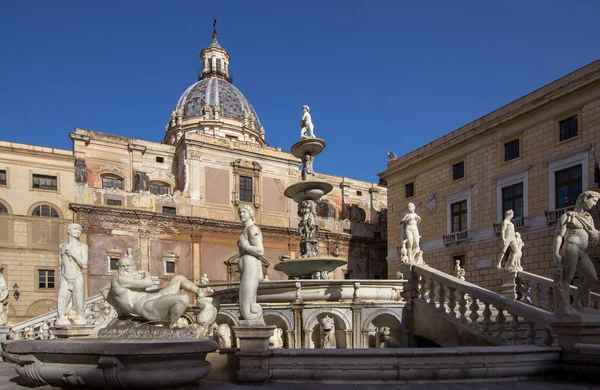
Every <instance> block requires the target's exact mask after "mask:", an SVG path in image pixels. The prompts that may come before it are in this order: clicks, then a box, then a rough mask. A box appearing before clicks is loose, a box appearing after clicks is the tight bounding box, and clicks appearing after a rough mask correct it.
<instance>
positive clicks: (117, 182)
mask: <svg viewBox="0 0 600 390" xmlns="http://www.w3.org/2000/svg"><path fill="white" fill-rule="evenodd" d="M102 188H118V189H120V190H122V189H123V179H122V178H120V177H118V176H114V175H105V176H102Z"/></svg>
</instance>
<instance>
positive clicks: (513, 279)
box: [498, 269, 517, 301]
mask: <svg viewBox="0 0 600 390" xmlns="http://www.w3.org/2000/svg"><path fill="white" fill-rule="evenodd" d="M498 273H499V274H500V278H501V279H502V285H501V286H500V294H501V295H503V296H505V297H507V298H509V299H512V300H513V301H514V300H516V299H517V273H516V272H509V271H506V270H503V269H502V270H499V271H498Z"/></svg>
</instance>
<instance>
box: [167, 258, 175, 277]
mask: <svg viewBox="0 0 600 390" xmlns="http://www.w3.org/2000/svg"><path fill="white" fill-rule="evenodd" d="M165 273H166V274H174V273H175V260H165Z"/></svg>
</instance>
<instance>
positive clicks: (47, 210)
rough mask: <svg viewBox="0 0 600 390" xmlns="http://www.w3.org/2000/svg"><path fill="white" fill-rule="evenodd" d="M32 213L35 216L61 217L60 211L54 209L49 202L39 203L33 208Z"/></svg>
mask: <svg viewBox="0 0 600 390" xmlns="http://www.w3.org/2000/svg"><path fill="white" fill-rule="evenodd" d="M31 215H32V216H34V217H49V218H58V217H59V215H58V211H56V210H55V209H54V207H52V206H50V205H47V204H42V205H39V206H38V207H36V208H35V209H33V212H32V213H31Z"/></svg>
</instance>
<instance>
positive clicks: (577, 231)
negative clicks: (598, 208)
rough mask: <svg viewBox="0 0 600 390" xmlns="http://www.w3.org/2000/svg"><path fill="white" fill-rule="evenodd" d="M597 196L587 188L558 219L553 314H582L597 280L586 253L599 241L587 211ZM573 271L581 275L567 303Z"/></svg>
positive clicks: (599, 238)
mask: <svg viewBox="0 0 600 390" xmlns="http://www.w3.org/2000/svg"><path fill="white" fill-rule="evenodd" d="M599 199H600V193H598V192H595V191H586V192H584V193H582V194H581V195H579V197H578V198H577V203H576V204H575V209H574V210H573V211H567V212H566V213H565V214H563V215H562V216H561V217H560V219H559V220H558V223H557V226H556V235H555V238H554V251H553V252H554V259H555V260H556V270H555V279H554V281H555V285H556V288H555V293H554V296H555V300H556V302H555V305H554V312H555V314H575V315H577V314H581V313H582V312H583V311H584V309H585V308H584V307H583V299H584V298H586V297H589V295H590V290H591V288H592V286H593V285H594V283H596V281H597V280H598V275H596V269H595V267H594V263H593V262H592V260H591V259H590V257H589V256H588V254H587V249H588V247H589V246H590V245H591V246H598V245H599V244H600V232H599V231H598V230H597V229H596V228H595V227H594V219H593V218H592V215H591V214H590V213H589V211H590V210H591V209H592V207H594V205H595V204H596V203H597V202H598V200H599ZM575 271H577V272H579V273H580V274H581V276H582V277H583V281H582V282H581V284H580V285H579V286H578V287H577V293H576V294H575V296H574V297H573V303H572V304H569V301H570V297H569V293H570V288H571V280H572V279H573V276H575Z"/></svg>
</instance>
